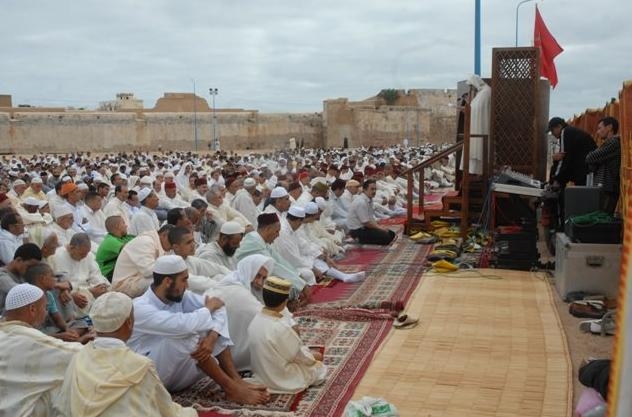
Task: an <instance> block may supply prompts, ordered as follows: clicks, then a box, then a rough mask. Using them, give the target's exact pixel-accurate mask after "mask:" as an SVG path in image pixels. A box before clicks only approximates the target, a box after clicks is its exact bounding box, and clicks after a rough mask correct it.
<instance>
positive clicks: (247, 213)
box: [231, 178, 260, 228]
mask: <svg viewBox="0 0 632 417" xmlns="http://www.w3.org/2000/svg"><path fill="white" fill-rule="evenodd" d="M243 184H244V188H242V189H240V190H238V191H237V193H236V194H235V197H234V198H233V200H232V202H231V206H233V208H234V209H235V210H237V211H238V212H240V213H241V214H243V215H244V217H246V219H248V221H249V222H250V224H251V225H252V227H253V228H256V227H257V216H258V215H259V214H260V213H259V209H258V208H257V205H256V204H255V202H254V200H253V194H254V193H255V191H256V187H257V182H256V181H255V180H254V178H246V179H245V180H244V183H243Z"/></svg>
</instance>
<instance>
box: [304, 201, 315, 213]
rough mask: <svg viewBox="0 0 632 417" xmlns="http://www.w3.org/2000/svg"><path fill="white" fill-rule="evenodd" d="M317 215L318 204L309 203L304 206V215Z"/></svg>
mask: <svg viewBox="0 0 632 417" xmlns="http://www.w3.org/2000/svg"><path fill="white" fill-rule="evenodd" d="M316 213H318V204H316V203H314V202H313V201H310V202H309V203H307V204H306V205H305V214H316Z"/></svg>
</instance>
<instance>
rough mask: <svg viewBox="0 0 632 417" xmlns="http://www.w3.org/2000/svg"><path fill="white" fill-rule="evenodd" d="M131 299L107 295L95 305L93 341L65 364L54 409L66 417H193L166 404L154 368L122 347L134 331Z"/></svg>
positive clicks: (168, 397)
mask: <svg viewBox="0 0 632 417" xmlns="http://www.w3.org/2000/svg"><path fill="white" fill-rule="evenodd" d="M132 310H133V309H132V300H131V299H130V298H129V297H128V296H126V295H125V294H123V293H120V292H110V293H107V294H104V295H102V296H101V297H99V299H97V300H96V301H95V302H94V306H93V307H92V311H91V313H90V316H91V318H92V322H93V324H94V329H95V330H96V332H97V337H96V339H95V340H94V341H93V342H90V343H89V344H88V345H87V346H86V347H84V348H83V349H81V350H80V351H79V352H78V353H77V354H76V355H75V357H74V358H73V359H72V361H71V362H70V364H69V366H68V369H67V370H66V377H65V379H64V383H63V386H62V388H61V395H60V396H59V397H57V398H56V399H55V408H56V409H57V410H59V411H60V412H61V414H62V415H64V416H68V417H81V416H97V415H98V416H100V417H118V416H122V415H129V414H130V412H132V413H143V414H144V415H148V416H157V417H194V416H197V415H198V413H197V411H196V410H195V409H193V408H183V407H182V406H180V405H179V404H177V403H174V402H173V401H172V400H171V395H170V394H169V392H168V391H167V390H166V389H165V387H164V385H162V382H161V381H160V378H159V376H158V373H157V371H156V368H155V366H154V364H153V362H152V361H151V359H148V358H146V357H144V356H141V355H139V354H137V353H134V352H133V351H132V350H131V349H130V348H128V347H127V346H126V345H125V342H126V341H127V340H128V339H129V338H130V336H131V334H132V329H133V327H134V312H133V311H132Z"/></svg>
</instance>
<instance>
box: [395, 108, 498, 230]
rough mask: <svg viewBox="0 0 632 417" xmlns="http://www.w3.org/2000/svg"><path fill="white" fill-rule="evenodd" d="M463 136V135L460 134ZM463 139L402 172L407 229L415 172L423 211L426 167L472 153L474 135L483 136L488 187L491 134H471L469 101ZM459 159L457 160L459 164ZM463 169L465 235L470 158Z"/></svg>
mask: <svg viewBox="0 0 632 417" xmlns="http://www.w3.org/2000/svg"><path fill="white" fill-rule="evenodd" d="M459 136H461V135H459ZM462 137H463V140H462V141H461V142H457V143H455V144H454V145H452V146H450V147H449V148H447V149H444V150H442V151H441V152H439V153H437V154H435V155H433V156H431V157H430V158H429V159H426V160H425V161H423V162H421V163H419V164H417V165H416V166H414V167H412V168H410V169H408V170H406V171H404V172H402V175H406V178H407V180H408V184H407V196H406V197H407V206H406V229H407V230H410V225H411V224H412V223H413V200H414V196H413V193H414V187H415V174H416V173H419V201H418V204H419V211H420V213H422V212H423V211H424V191H425V186H424V183H425V174H424V169H425V168H428V167H430V166H431V165H432V164H434V163H436V162H439V161H441V160H442V159H443V158H446V157H448V156H449V155H451V154H453V153H456V152H458V151H460V150H462V151H463V155H466V156H469V155H470V139H471V138H473V137H476V138H481V139H482V141H483V184H484V188H486V187H487V179H488V178H489V167H490V166H491V164H492V161H491V158H490V156H491V155H492V152H491V149H490V146H489V136H488V135H470V106H469V103H467V104H466V106H465V117H464V133H463V135H462ZM458 163H459V161H457V164H458ZM461 169H462V171H463V178H462V182H461V212H460V213H459V217H460V220H461V223H460V226H461V235H462V236H463V237H465V235H466V234H467V228H468V221H469V216H470V174H469V172H470V158H469V157H464V158H463V166H462V167H461ZM485 193H486V189H484V190H483V195H485Z"/></svg>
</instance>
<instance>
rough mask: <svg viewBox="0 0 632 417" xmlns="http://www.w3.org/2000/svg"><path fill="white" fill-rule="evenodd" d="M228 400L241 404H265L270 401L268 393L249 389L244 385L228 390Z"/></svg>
mask: <svg viewBox="0 0 632 417" xmlns="http://www.w3.org/2000/svg"><path fill="white" fill-rule="evenodd" d="M226 399H227V400H229V401H233V402H236V403H239V404H263V403H265V402H267V401H268V400H269V399H270V394H269V393H268V392H267V391H260V390H256V389H252V388H248V387H246V386H245V385H243V384H237V385H235V386H234V387H232V388H231V389H226Z"/></svg>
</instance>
